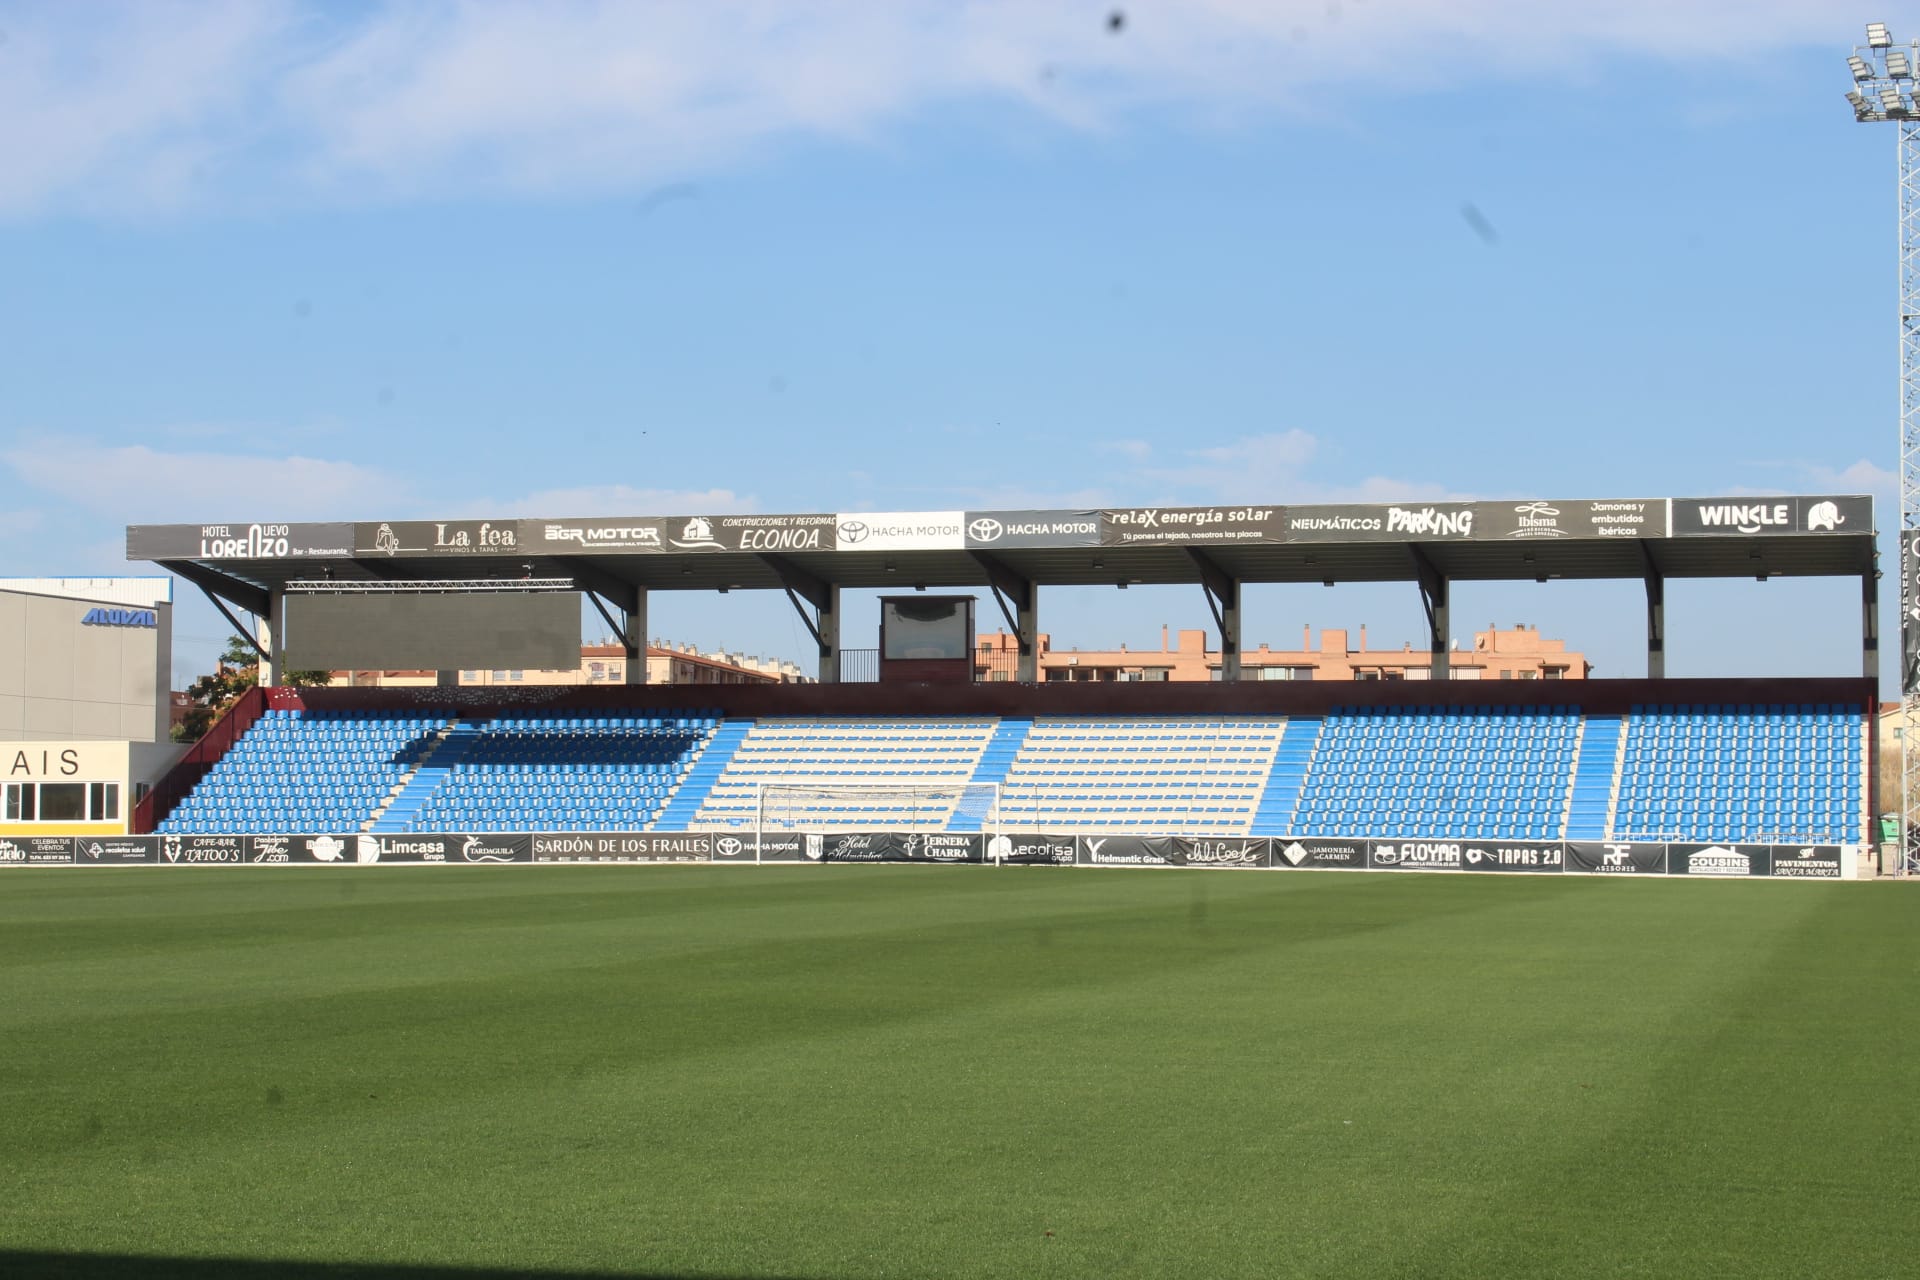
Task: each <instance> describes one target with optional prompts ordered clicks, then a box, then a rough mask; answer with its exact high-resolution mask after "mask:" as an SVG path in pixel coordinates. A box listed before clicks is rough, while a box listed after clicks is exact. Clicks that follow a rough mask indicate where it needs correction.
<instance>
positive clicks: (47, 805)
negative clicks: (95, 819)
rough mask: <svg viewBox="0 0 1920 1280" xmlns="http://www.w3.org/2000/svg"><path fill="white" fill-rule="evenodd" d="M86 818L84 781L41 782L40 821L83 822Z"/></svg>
mask: <svg viewBox="0 0 1920 1280" xmlns="http://www.w3.org/2000/svg"><path fill="white" fill-rule="evenodd" d="M86 820H87V784H86V783H84V782H43V783H41V784H40V821H42V822H85V821H86Z"/></svg>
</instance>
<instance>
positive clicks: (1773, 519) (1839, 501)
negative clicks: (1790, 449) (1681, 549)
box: [1673, 494, 1873, 538]
mask: <svg viewBox="0 0 1920 1280" xmlns="http://www.w3.org/2000/svg"><path fill="white" fill-rule="evenodd" d="M1872 532H1873V499H1872V498H1865V497H1826V496H1819V495H1811V494H1801V495H1799V496H1797V497H1787V498H1675V499H1674V500H1673V536H1674V537H1676V538H1695V537H1719V538H1724V537H1729V536H1742V535H1745V536H1751V535H1753V534H1759V533H1767V534H1777V533H1872Z"/></svg>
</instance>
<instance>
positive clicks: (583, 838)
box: [528, 831, 714, 862]
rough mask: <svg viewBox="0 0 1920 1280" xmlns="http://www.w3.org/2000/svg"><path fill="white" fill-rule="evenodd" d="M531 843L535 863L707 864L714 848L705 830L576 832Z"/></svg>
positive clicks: (541, 837)
mask: <svg viewBox="0 0 1920 1280" xmlns="http://www.w3.org/2000/svg"><path fill="white" fill-rule="evenodd" d="M528 840H529V841H530V842H531V847H532V851H533V860H534V861H535V862H706V861H708V860H710V859H711V858H712V857H713V845H714V839H713V836H711V835H710V834H708V833H707V832H704V831H689V832H684V833H679V832H671V833H670V832H653V831H575V832H567V833H562V834H554V835H535V836H529V837H528Z"/></svg>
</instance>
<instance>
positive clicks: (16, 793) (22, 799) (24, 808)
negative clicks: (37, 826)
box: [7, 782, 39, 822]
mask: <svg viewBox="0 0 1920 1280" xmlns="http://www.w3.org/2000/svg"><path fill="white" fill-rule="evenodd" d="M35 791H36V788H35V786H34V784H33V783H31V782H27V783H19V782H14V783H9V784H8V785H7V821H8V822H32V821H33V820H34V819H35V817H36V816H37V815H38V813H39V809H38V808H37V807H36V806H35V804H34V795H35Z"/></svg>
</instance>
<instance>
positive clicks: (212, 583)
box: [154, 560, 270, 626]
mask: <svg viewBox="0 0 1920 1280" xmlns="http://www.w3.org/2000/svg"><path fill="white" fill-rule="evenodd" d="M154 563H156V564H158V565H159V566H160V567H161V568H162V569H165V570H166V571H167V572H168V573H172V574H177V575H178V576H180V577H182V578H185V579H186V580H187V581H188V582H191V583H192V584H193V585H194V586H196V587H198V588H200V589H201V590H202V591H204V592H206V593H207V594H208V595H209V596H218V597H219V598H220V599H222V600H227V601H230V602H232V603H234V604H237V605H239V606H240V607H241V608H242V609H245V610H246V611H247V612H248V613H251V614H253V615H254V616H255V617H259V618H264V617H266V616H267V612H268V608H269V601H270V597H269V596H268V594H267V592H266V590H265V589H264V588H261V587H256V586H254V585H253V584H252V583H251V582H242V581H241V580H240V579H238V578H235V577H231V576H229V575H227V574H224V573H221V572H220V571H219V570H218V569H209V568H207V566H205V565H203V564H197V563H195V562H194V561H192V560H157V561H155V562H154ZM238 625H239V624H238V623H236V624H235V626H238Z"/></svg>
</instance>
